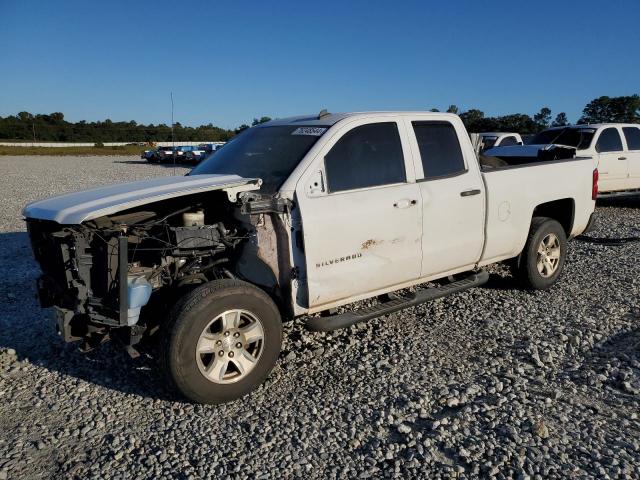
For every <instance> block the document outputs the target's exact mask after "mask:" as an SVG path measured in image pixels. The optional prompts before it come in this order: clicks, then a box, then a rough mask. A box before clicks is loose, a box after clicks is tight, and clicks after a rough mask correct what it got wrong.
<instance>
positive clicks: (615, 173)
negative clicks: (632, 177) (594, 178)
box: [596, 127, 629, 192]
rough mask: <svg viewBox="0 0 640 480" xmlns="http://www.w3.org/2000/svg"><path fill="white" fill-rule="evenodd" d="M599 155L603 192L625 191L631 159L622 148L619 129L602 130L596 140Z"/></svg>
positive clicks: (600, 180) (599, 170)
mask: <svg viewBox="0 0 640 480" xmlns="http://www.w3.org/2000/svg"><path fill="white" fill-rule="evenodd" d="M596 152H597V154H598V173H599V176H600V179H599V181H598V184H599V186H600V190H601V191H603V192H608V191H614V190H624V189H625V188H626V184H627V177H628V174H629V159H628V157H627V156H626V155H625V152H624V149H623V147H622V139H621V138H620V132H619V130H618V128H617V127H606V128H604V129H602V131H601V132H600V135H599V136H598V138H597V140H596Z"/></svg>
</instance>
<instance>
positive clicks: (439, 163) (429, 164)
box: [411, 121, 467, 181]
mask: <svg viewBox="0 0 640 480" xmlns="http://www.w3.org/2000/svg"><path fill="white" fill-rule="evenodd" d="M411 125H412V126H413V131H414V133H415V135H416V141H417V142H418V148H419V150H420V159H421V161H422V168H423V171H424V178H423V179H422V181H424V180H435V179H438V178H446V177H452V176H456V175H460V174H463V173H465V172H466V171H467V168H466V165H465V163H464V156H463V155H462V148H461V147H460V140H459V139H458V135H457V133H456V130H455V127H454V126H453V124H451V123H450V122H443V121H414V122H411ZM418 181H420V180H418Z"/></svg>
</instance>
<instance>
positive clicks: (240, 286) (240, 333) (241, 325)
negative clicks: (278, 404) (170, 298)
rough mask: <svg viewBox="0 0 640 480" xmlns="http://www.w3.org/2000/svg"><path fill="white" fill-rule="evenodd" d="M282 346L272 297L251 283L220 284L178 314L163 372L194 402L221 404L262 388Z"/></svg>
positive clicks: (201, 290) (182, 305)
mask: <svg viewBox="0 0 640 480" xmlns="http://www.w3.org/2000/svg"><path fill="white" fill-rule="evenodd" d="M281 344H282V324H281V321H280V314H279V311H278V308H277V307H276V305H275V304H274V303H273V301H272V300H271V298H269V296H268V295H267V294H266V293H265V292H263V291H262V290H260V289H258V288H256V287H254V286H253V285H251V284H248V283H245V282H240V281H237V280H217V281H214V282H210V283H207V284H205V285H202V286H201V287H198V288H197V289H195V290H193V291H192V292H191V293H189V294H188V295H187V296H186V297H185V298H184V299H183V300H182V301H180V302H179V303H178V304H177V305H176V307H175V308H174V309H173V311H172V313H171V318H170V320H169V323H168V324H167V326H166V331H165V336H164V340H163V342H162V359H163V367H164V369H165V372H166V374H167V376H168V377H169V379H170V380H171V382H172V383H173V384H174V385H175V387H177V389H178V390H179V391H180V392H181V393H182V394H183V395H184V396H186V397H187V398H189V399H190V400H193V401H195V402H199V403H222V402H227V401H230V400H235V399H237V398H239V397H241V396H243V395H245V394H247V393H249V392H251V391H252V390H254V389H255V388H256V387H258V385H260V384H261V383H262V382H263V381H264V379H265V378H266V377H267V375H268V374H269V372H270V371H271V369H272V368H273V366H274V365H275V363H276V360H277V359H278V354H279V353H280V346H281Z"/></svg>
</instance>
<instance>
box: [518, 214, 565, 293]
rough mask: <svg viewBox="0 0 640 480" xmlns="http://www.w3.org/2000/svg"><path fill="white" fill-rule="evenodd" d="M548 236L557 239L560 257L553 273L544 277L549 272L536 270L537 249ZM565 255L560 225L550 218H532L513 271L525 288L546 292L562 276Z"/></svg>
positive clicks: (563, 237) (563, 233)
mask: <svg viewBox="0 0 640 480" xmlns="http://www.w3.org/2000/svg"><path fill="white" fill-rule="evenodd" d="M549 235H555V237H556V238H557V239H558V243H559V248H560V255H559V258H558V262H557V266H556V268H555V270H554V271H553V273H550V274H548V275H545V273H549V272H545V273H541V272H540V271H539V269H538V259H539V258H538V249H539V248H540V246H541V243H542V241H543V240H544V239H545V238H548V236H549ZM566 255H567V235H566V233H565V231H564V228H562V225H560V223H558V222H557V221H556V220H553V219H551V218H547V217H533V220H532V221H531V227H530V228H529V235H528V237H527V242H526V244H525V246H524V249H523V250H522V253H520V256H519V257H517V258H516V259H515V262H514V263H513V264H512V265H513V271H514V274H515V276H516V277H517V278H518V280H519V281H520V282H521V283H522V284H523V285H524V286H525V287H526V288H530V289H533V290H546V289H548V288H551V286H552V285H553V284H554V283H556V281H557V280H558V278H559V277H560V275H561V274H562V269H563V267H564V262H565V258H566Z"/></svg>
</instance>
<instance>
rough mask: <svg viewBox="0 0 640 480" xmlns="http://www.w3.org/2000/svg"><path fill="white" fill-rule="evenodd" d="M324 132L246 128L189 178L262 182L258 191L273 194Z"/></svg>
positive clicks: (316, 129)
mask: <svg viewBox="0 0 640 480" xmlns="http://www.w3.org/2000/svg"><path fill="white" fill-rule="evenodd" d="M326 130H327V128H325V127H304V126H299V125H282V126H273V127H266V126H265V127H253V128H249V129H247V130H245V131H244V132H242V133H241V134H240V135H238V136H237V137H235V138H234V139H233V140H231V141H230V142H228V143H227V144H226V145H225V146H224V148H221V149H218V150H217V151H216V154H215V155H213V156H211V157H209V158H208V159H207V160H205V161H204V162H202V163H201V164H200V165H198V166H197V167H196V168H194V169H193V170H192V171H191V173H190V175H203V174H212V173H214V174H235V175H239V176H241V177H245V178H261V179H262V187H261V188H260V191H261V192H263V193H275V192H277V191H278V189H279V188H280V186H281V185H282V184H283V183H284V181H285V180H286V179H287V177H288V176H289V175H290V174H291V172H293V169H294V168H296V166H297V165H298V163H300V160H302V158H303V157H304V156H305V155H306V154H307V152H308V151H309V150H310V149H311V147H312V146H313V145H314V144H315V143H316V142H317V141H318V138H320V136H321V135H322V134H323V133H324V132H325V131H326Z"/></svg>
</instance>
